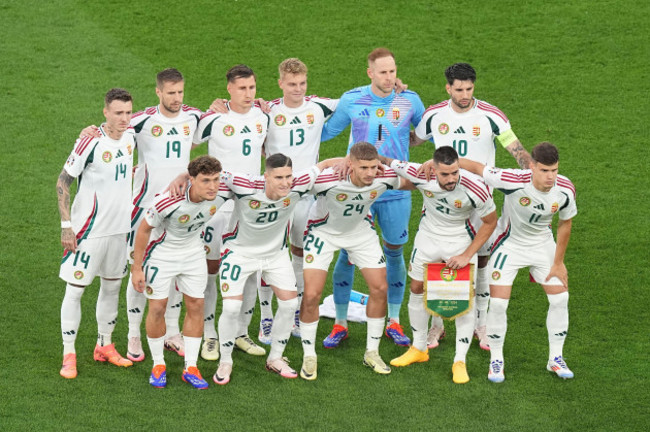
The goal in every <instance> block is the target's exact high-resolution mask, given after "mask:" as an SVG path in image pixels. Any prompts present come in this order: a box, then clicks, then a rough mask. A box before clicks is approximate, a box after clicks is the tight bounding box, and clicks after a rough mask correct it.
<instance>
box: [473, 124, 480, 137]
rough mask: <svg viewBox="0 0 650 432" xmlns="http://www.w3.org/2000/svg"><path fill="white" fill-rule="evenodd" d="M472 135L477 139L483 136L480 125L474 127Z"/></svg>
mask: <svg viewBox="0 0 650 432" xmlns="http://www.w3.org/2000/svg"><path fill="white" fill-rule="evenodd" d="M472 135H474V136H475V137H477V136H479V135H481V127H480V126H478V125H476V126H474V127H472Z"/></svg>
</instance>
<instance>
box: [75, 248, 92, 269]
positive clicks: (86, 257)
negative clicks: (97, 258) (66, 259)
mask: <svg viewBox="0 0 650 432" xmlns="http://www.w3.org/2000/svg"><path fill="white" fill-rule="evenodd" d="M77 261H81V263H82V264H83V265H84V269H87V268H88V263H89V262H90V255H86V252H81V255H79V252H77V253H76V254H74V263H72V265H73V266H75V267H76V266H77Z"/></svg>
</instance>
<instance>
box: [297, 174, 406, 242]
mask: <svg viewBox="0 0 650 432" xmlns="http://www.w3.org/2000/svg"><path fill="white" fill-rule="evenodd" d="M399 186H400V179H399V177H398V176H397V174H395V171H393V170H392V169H390V168H388V167H384V174H383V175H378V176H377V177H376V178H375V180H374V181H373V182H372V184H370V185H369V186H363V187H359V186H355V185H354V184H353V183H352V182H351V181H350V177H349V176H348V178H347V179H346V180H339V176H338V175H337V174H335V173H334V172H333V171H332V169H331V168H328V169H326V170H324V171H323V172H322V173H321V175H320V176H318V179H316V183H315V185H314V188H313V190H312V193H315V194H316V204H314V205H313V206H312V207H311V210H310V213H309V219H308V222H307V229H318V230H322V231H324V232H326V233H329V234H334V235H336V234H343V233H350V232H353V231H354V230H355V229H357V227H358V226H359V225H360V224H362V223H369V224H371V225H372V224H373V223H372V215H371V214H370V206H371V205H372V204H373V203H374V202H375V201H377V198H378V197H380V196H381V195H382V194H383V193H384V192H386V191H387V190H393V189H398V188H399Z"/></svg>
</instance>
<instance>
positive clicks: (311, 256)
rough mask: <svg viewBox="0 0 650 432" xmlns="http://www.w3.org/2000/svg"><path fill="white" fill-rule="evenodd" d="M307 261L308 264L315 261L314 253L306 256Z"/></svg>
mask: <svg viewBox="0 0 650 432" xmlns="http://www.w3.org/2000/svg"><path fill="white" fill-rule="evenodd" d="M305 262H306V263H307V264H311V263H313V262H314V256H313V255H312V254H309V255H307V256H306V257H305Z"/></svg>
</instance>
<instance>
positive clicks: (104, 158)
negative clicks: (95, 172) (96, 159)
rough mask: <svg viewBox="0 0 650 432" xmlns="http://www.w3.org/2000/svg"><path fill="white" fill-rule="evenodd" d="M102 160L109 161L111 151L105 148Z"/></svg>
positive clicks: (110, 159)
mask: <svg viewBox="0 0 650 432" xmlns="http://www.w3.org/2000/svg"><path fill="white" fill-rule="evenodd" d="M102 160H103V161H104V162H106V163H109V162H110V161H112V160H113V155H112V154H111V152H109V151H108V150H106V151H105V152H104V154H102Z"/></svg>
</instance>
